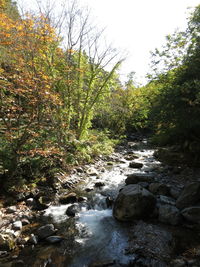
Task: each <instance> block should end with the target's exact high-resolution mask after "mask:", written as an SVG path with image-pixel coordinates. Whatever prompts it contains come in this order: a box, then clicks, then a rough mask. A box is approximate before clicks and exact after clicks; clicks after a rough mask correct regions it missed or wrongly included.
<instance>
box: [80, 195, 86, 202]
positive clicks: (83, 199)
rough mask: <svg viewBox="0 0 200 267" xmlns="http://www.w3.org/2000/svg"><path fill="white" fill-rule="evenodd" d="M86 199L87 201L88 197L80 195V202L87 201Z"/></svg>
mask: <svg viewBox="0 0 200 267" xmlns="http://www.w3.org/2000/svg"><path fill="white" fill-rule="evenodd" d="M86 201H87V197H82V196H79V197H78V202H86Z"/></svg>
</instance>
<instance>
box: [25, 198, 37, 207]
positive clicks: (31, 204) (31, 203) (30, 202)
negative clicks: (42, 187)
mask: <svg viewBox="0 0 200 267" xmlns="http://www.w3.org/2000/svg"><path fill="white" fill-rule="evenodd" d="M26 205H27V206H28V207H36V206H37V203H36V200H35V199H34V198H32V197H30V198H28V199H27V200H26Z"/></svg>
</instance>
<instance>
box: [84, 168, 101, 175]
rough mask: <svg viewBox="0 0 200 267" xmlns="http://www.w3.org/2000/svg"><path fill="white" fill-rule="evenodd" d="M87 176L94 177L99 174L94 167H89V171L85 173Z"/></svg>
mask: <svg viewBox="0 0 200 267" xmlns="http://www.w3.org/2000/svg"><path fill="white" fill-rule="evenodd" d="M86 173H87V174H89V175H91V176H94V175H98V174H99V172H98V171H97V169H95V168H94V167H90V168H89V169H87V171H86Z"/></svg>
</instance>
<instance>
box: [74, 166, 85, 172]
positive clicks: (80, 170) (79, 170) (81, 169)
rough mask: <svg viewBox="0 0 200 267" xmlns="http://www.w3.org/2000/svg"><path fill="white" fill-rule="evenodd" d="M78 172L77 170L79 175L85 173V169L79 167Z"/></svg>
mask: <svg viewBox="0 0 200 267" xmlns="http://www.w3.org/2000/svg"><path fill="white" fill-rule="evenodd" d="M76 170H77V172H78V173H83V172H84V170H83V168H81V167H77V168H76Z"/></svg>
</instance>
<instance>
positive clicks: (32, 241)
mask: <svg viewBox="0 0 200 267" xmlns="http://www.w3.org/2000/svg"><path fill="white" fill-rule="evenodd" d="M28 243H30V244H32V245H37V243H38V237H37V236H36V235H34V234H31V236H30V238H29V240H28Z"/></svg>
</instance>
